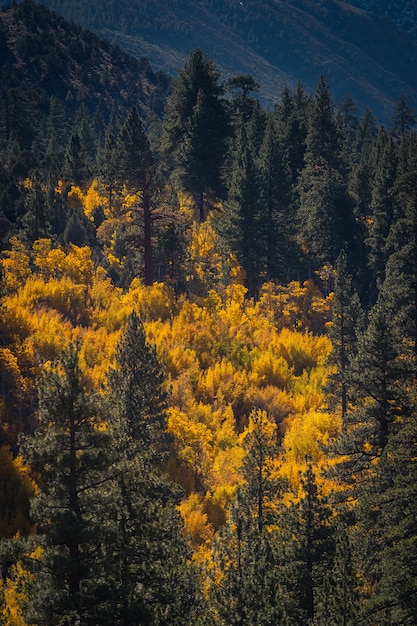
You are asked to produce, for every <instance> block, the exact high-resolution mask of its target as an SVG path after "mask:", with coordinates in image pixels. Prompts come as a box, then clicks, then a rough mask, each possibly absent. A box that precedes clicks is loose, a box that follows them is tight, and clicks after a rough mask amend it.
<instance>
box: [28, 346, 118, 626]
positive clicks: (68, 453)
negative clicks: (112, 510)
mask: <svg viewBox="0 0 417 626" xmlns="http://www.w3.org/2000/svg"><path fill="white" fill-rule="evenodd" d="M101 424H102V416H101V412H100V409H99V402H98V400H97V398H96V396H95V394H94V393H93V392H92V391H89V390H88V388H87V387H86V384H85V382H84V381H83V377H82V373H81V371H80V367H79V363H78V350H77V348H76V347H74V346H72V347H70V349H69V350H68V352H67V353H65V354H64V355H63V356H62V358H61V359H60V361H59V362H58V363H56V364H54V365H52V366H51V368H49V369H46V370H45V372H44V376H43V380H42V382H41V384H40V387H39V427H38V429H37V431H36V432H35V433H34V435H33V436H27V437H26V440H25V443H24V446H23V448H22V451H23V454H24V456H25V458H26V459H27V460H28V461H29V463H30V464H31V467H32V470H33V471H34V472H35V474H36V475H37V476H39V488H40V489H39V493H38V495H37V496H36V497H35V498H34V499H33V502H32V507H31V515H32V517H33V520H34V522H35V523H36V525H37V527H38V534H37V535H36V536H35V537H34V540H33V541H34V544H35V546H40V547H41V555H40V557H33V558H31V559H30V568H31V570H32V573H33V578H32V579H31V589H30V591H29V594H28V595H29V602H28V604H29V606H28V620H29V622H30V623H31V624H42V626H46V625H51V626H52V625H63V624H70V623H71V624H76V623H80V624H85V625H87V624H91V625H93V624H96V623H97V621H96V615H97V613H99V611H100V607H101V606H102V604H103V602H104V598H105V596H106V593H108V586H107V582H106V573H105V570H106V568H105V563H104V562H103V561H102V560H101V559H100V555H101V546H102V544H103V543H104V542H105V541H106V523H105V520H106V519H107V517H106V510H107V507H108V506H109V504H110V502H109V499H108V494H107V490H106V485H107V484H108V482H109V474H108V465H109V456H108V450H109V435H108V433H107V432H106V431H105V430H103V429H102V428H101Z"/></svg>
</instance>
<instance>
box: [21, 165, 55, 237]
mask: <svg viewBox="0 0 417 626" xmlns="http://www.w3.org/2000/svg"><path fill="white" fill-rule="evenodd" d="M24 208H25V210H26V212H25V213H24V215H23V217H22V220H21V227H22V230H21V232H20V236H21V237H22V239H23V240H24V241H25V242H26V243H27V244H28V245H29V246H31V245H32V244H33V242H34V241H35V240H36V239H40V238H41V237H50V228H51V224H50V222H49V215H48V213H49V210H48V209H49V207H48V202H47V197H46V192H45V185H44V184H43V182H42V179H41V175H40V173H39V171H38V170H35V172H34V173H33V176H32V177H31V179H30V187H29V188H28V189H27V191H26V194H25V199H24Z"/></svg>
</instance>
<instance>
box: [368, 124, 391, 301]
mask: <svg viewBox="0 0 417 626" xmlns="http://www.w3.org/2000/svg"><path fill="white" fill-rule="evenodd" d="M396 152H397V149H396V147H395V145H394V142H393V141H392V139H390V138H389V137H388V136H387V134H386V132H385V130H384V129H381V130H380V132H379V135H378V138H377V142H376V145H375V148H374V153H373V161H374V162H375V163H376V168H375V172H374V174H373V182H372V196H371V205H370V219H369V220H368V223H369V227H368V235H367V238H366V244H367V246H368V249H369V265H370V268H371V270H372V274H373V279H374V282H375V284H376V286H377V287H378V286H379V287H380V286H381V284H382V282H383V280H384V277H385V265H386V263H387V260H388V256H389V249H388V246H387V244H388V242H387V238H388V234H389V232H390V229H391V226H392V224H393V222H394V184H395V181H396V178H397V154H396ZM374 297H375V296H374Z"/></svg>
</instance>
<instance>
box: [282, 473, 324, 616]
mask: <svg viewBox="0 0 417 626" xmlns="http://www.w3.org/2000/svg"><path fill="white" fill-rule="evenodd" d="M301 478H302V483H301V486H302V490H303V493H302V496H301V498H300V499H299V500H297V501H295V502H294V503H293V504H291V505H290V506H288V507H283V509H282V512H281V519H280V520H279V522H278V525H279V528H280V529H281V533H282V545H283V548H282V555H281V559H282V567H283V570H284V585H285V588H286V606H287V615H288V618H289V623H291V624H297V625H299V626H301V625H307V624H310V623H314V619H315V618H316V616H317V612H318V605H319V598H320V597H321V596H322V585H323V584H324V582H325V574H326V572H328V571H329V569H330V567H331V566H332V563H333V559H334V521H333V514H332V510H331V509H330V507H329V505H328V504H327V502H326V500H325V498H324V497H323V496H321V495H320V494H319V491H318V486H317V481H316V476H315V474H314V471H313V468H312V465H311V463H310V462H308V465H307V469H306V471H305V472H304V473H303V474H302V477H301Z"/></svg>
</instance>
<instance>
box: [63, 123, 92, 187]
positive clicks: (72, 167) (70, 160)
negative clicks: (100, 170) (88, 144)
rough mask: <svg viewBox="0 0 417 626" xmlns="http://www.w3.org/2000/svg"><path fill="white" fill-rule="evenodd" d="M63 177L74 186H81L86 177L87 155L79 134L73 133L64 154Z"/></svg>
mask: <svg viewBox="0 0 417 626" xmlns="http://www.w3.org/2000/svg"><path fill="white" fill-rule="evenodd" d="M64 175H65V176H67V177H68V178H69V180H70V181H71V182H72V183H74V184H75V185H82V184H83V183H85V181H86V180H87V177H88V165H87V155H86V152H85V148H84V146H83V144H82V141H81V137H80V134H79V133H78V132H77V131H74V132H73V133H72V135H71V137H70V139H69V142H68V146H67V149H66V153H65V165H64Z"/></svg>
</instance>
